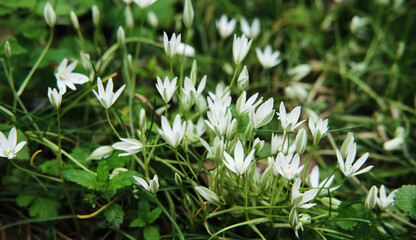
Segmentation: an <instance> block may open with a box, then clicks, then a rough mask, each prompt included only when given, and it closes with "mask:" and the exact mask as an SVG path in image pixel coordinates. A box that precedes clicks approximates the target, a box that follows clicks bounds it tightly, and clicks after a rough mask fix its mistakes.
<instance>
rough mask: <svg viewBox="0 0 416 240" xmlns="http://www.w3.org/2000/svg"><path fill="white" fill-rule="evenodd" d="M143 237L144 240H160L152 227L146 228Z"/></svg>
mask: <svg viewBox="0 0 416 240" xmlns="http://www.w3.org/2000/svg"><path fill="white" fill-rule="evenodd" d="M143 236H144V239H145V240H157V239H160V234H159V231H158V230H157V228H156V227H154V226H147V227H145V228H144V230H143Z"/></svg>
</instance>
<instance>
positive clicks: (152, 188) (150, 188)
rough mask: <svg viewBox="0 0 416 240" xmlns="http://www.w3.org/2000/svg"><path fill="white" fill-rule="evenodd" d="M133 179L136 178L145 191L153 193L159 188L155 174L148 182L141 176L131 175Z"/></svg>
mask: <svg viewBox="0 0 416 240" xmlns="http://www.w3.org/2000/svg"><path fill="white" fill-rule="evenodd" d="M133 178H134V180H136V181H137V182H138V183H140V185H142V187H143V188H144V189H146V190H147V191H149V192H151V193H153V194H155V193H156V192H157V191H158V190H159V179H158V178H157V175H155V176H154V177H153V180H149V183H147V181H146V180H144V179H143V178H141V177H136V176H133Z"/></svg>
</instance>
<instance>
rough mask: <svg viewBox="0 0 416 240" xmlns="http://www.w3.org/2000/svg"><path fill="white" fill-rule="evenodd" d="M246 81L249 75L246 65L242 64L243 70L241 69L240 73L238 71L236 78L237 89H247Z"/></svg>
mask: <svg viewBox="0 0 416 240" xmlns="http://www.w3.org/2000/svg"><path fill="white" fill-rule="evenodd" d="M248 81H249V76H248V71H247V66H245V65H244V67H243V70H242V71H241V73H240V75H239V76H238V79H237V87H238V89H240V90H245V89H247V87H248Z"/></svg>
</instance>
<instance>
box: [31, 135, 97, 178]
mask: <svg viewBox="0 0 416 240" xmlns="http://www.w3.org/2000/svg"><path fill="white" fill-rule="evenodd" d="M26 135H27V136H29V137H31V140H33V141H36V142H38V143H40V144H43V145H45V146H47V147H49V148H50V149H52V150H53V151H56V152H58V148H59V147H58V146H57V145H56V144H54V143H53V142H51V141H49V140H48V139H46V138H44V137H41V138H38V137H37V136H36V135H35V134H33V133H31V132H26ZM61 152H62V153H63V154H64V155H65V156H66V157H67V158H68V159H69V160H71V161H72V162H73V163H75V164H76V165H78V166H79V167H80V168H81V169H83V170H85V171H87V172H89V173H92V174H94V175H95V176H97V173H95V172H93V171H91V170H89V169H88V168H87V167H86V166H84V165H83V164H82V163H80V162H79V161H78V160H76V159H75V158H74V157H73V156H71V154H69V153H67V152H66V151H65V150H63V149H61Z"/></svg>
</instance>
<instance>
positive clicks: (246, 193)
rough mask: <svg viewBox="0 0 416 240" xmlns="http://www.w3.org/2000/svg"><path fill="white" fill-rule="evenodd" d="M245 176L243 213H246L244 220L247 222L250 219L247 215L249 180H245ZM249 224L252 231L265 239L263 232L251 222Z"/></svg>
mask: <svg viewBox="0 0 416 240" xmlns="http://www.w3.org/2000/svg"><path fill="white" fill-rule="evenodd" d="M247 179H248V178H247V176H246V177H245V178H244V192H245V197H244V207H245V208H246V209H245V215H246V221H247V222H249V221H250V217H249V216H248V198H249V195H248V191H249V182H248V181H247ZM249 226H250V227H251V229H253V231H255V232H256V233H257V234H258V235H259V236H260V237H261V239H263V240H266V238H265V237H264V236H263V234H261V232H260V230H259V229H258V228H257V227H256V226H255V225H253V224H249Z"/></svg>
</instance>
